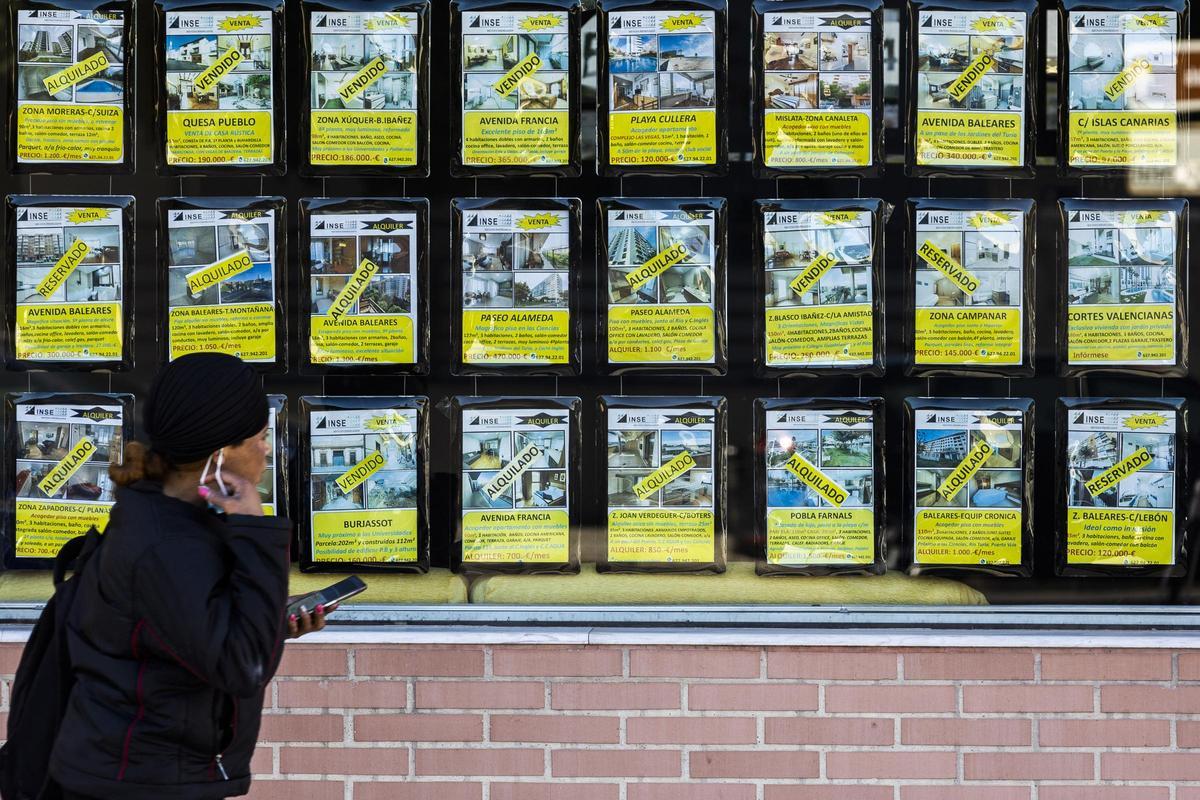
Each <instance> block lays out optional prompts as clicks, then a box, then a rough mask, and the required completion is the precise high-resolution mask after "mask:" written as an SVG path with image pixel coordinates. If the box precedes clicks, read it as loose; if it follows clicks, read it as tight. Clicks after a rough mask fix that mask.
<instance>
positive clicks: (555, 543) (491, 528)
mask: <svg viewBox="0 0 1200 800" xmlns="http://www.w3.org/2000/svg"><path fill="white" fill-rule="evenodd" d="M570 558H571V520H570V517H569V516H568V515H567V512H566V511H561V510H557V509H556V510H551V509H544V510H537V511H534V510H528V511H526V510H516V511H508V510H495V511H468V512H467V513H465V514H463V520H462V560H463V561H464V562H475V563H491V564H498V563H505V564H520V563H526V564H528V563H540V564H555V563H565V562H567V561H569V560H570Z"/></svg>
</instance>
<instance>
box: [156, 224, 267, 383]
mask: <svg viewBox="0 0 1200 800" xmlns="http://www.w3.org/2000/svg"><path fill="white" fill-rule="evenodd" d="M166 215H167V217H166V226H167V229H166V231H165V233H166V237H167V243H166V244H167V253H166V257H167V338H168V357H169V358H170V359H171V360H174V359H176V358H179V357H180V356H182V355H186V354H187V353H196V352H219V353H229V354H231V355H236V356H238V357H239V358H241V359H242V360H244V361H250V362H261V363H266V362H271V361H274V360H275V359H276V356H277V354H276V278H277V276H276V265H275V235H276V232H275V213H274V211H273V210H272V209H270V208H255V209H245V210H238V209H235V208H229V209H207V208H168V209H167V210H166Z"/></svg>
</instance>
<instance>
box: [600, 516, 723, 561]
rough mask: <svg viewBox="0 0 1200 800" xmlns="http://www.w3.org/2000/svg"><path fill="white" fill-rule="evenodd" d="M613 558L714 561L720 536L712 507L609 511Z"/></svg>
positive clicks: (612, 559)
mask: <svg viewBox="0 0 1200 800" xmlns="http://www.w3.org/2000/svg"><path fill="white" fill-rule="evenodd" d="M607 545H608V546H607V554H608V559H609V561H629V562H663V563H673V564H711V563H712V562H713V560H714V559H715V558H716V536H715V522H714V517H713V512H712V511H711V510H710V509H694V510H692V509H686V510H685V509H671V508H621V509H615V510H612V511H609V512H608V536H607Z"/></svg>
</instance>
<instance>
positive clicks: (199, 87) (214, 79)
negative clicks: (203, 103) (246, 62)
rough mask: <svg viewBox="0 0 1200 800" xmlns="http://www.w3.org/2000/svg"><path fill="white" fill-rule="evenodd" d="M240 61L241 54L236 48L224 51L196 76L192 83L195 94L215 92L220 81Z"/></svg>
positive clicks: (241, 59)
mask: <svg viewBox="0 0 1200 800" xmlns="http://www.w3.org/2000/svg"><path fill="white" fill-rule="evenodd" d="M242 61H243V56H242V53H241V51H240V50H238V49H237V48H236V47H231V48H229V49H228V50H226V51H225V52H224V53H223V54H222V55H221V57H220V58H218V59H217V60H216V61H214V62H213V63H212V65H210V66H209V67H208V68H207V69H205V70H204V71H203V72H201V73H200V74H199V75H197V76H196V80H195V81H193V82H192V86H193V87H194V91H195V93H196V94H197V95H206V94H209V93H210V92H215V91H216V88H217V84H218V83H220V82H221V79H222V78H224V77H225V76H226V75H228V74H229V73H231V72H233V71H234V70H235V69H237V66H238V64H241V63H242Z"/></svg>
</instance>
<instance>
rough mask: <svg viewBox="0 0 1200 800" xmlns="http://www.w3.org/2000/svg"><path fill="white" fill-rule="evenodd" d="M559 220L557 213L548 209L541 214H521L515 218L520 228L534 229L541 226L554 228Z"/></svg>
mask: <svg viewBox="0 0 1200 800" xmlns="http://www.w3.org/2000/svg"><path fill="white" fill-rule="evenodd" d="M561 221H562V220H561V218H560V217H559V216H558V214H554V213H552V212H550V211H546V212H544V213H541V214H523V215H521V216H520V217H518V218H517V227H518V228H520V229H521V230H526V231H536V230H541V229H543V228H556V227H558V224H559V223H560V222H561Z"/></svg>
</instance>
